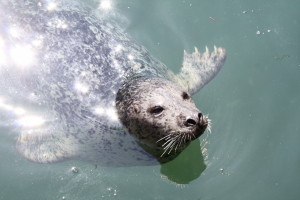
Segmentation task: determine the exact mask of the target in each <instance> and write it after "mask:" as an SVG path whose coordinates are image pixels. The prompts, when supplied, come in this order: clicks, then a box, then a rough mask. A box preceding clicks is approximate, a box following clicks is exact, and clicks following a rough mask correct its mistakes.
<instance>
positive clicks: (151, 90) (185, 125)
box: [116, 77, 208, 153]
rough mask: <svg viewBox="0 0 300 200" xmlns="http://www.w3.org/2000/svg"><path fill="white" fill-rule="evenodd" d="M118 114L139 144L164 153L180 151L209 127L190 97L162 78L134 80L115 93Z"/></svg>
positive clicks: (206, 119) (205, 118)
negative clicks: (158, 149) (161, 150)
mask: <svg viewBox="0 0 300 200" xmlns="http://www.w3.org/2000/svg"><path fill="white" fill-rule="evenodd" d="M116 106H117V110H118V115H119V118H120V120H121V122H122V123H123V125H124V126H125V127H126V128H127V129H128V131H129V133H130V134H132V135H133V136H134V137H136V138H137V139H138V140H139V141H140V142H141V143H143V144H145V145H148V146H150V147H155V148H160V149H163V150H164V153H165V152H171V151H172V150H175V149H178V150H179V149H183V148H184V147H186V146H187V144H188V143H189V142H190V141H192V140H194V139H196V138H198V137H199V136H200V135H202V133H203V132H204V131H205V129H206V127H207V126H208V118H207V117H205V116H204V115H203V114H202V113H201V112H200V111H199V110H198V109H197V108H196V106H195V103H194V102H193V100H192V99H191V96H190V95H189V94H188V93H187V92H185V91H183V90H182V89H181V88H180V87H179V86H177V85H176V84H175V83H173V82H170V81H167V80H165V79H162V78H145V77H143V78H135V79H132V80H130V81H128V82H127V83H126V84H124V85H123V86H122V87H121V88H120V90H119V91H118V93H117V98H116Z"/></svg>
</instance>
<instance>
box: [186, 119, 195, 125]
mask: <svg viewBox="0 0 300 200" xmlns="http://www.w3.org/2000/svg"><path fill="white" fill-rule="evenodd" d="M196 124H197V122H196V121H195V120H193V119H188V120H186V122H185V125H186V126H195V125H196Z"/></svg>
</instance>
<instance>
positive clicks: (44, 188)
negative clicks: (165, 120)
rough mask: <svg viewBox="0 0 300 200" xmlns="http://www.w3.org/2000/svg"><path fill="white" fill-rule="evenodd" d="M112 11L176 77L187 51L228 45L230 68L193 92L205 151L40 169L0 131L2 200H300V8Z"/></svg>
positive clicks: (123, 6) (135, 3) (221, 4)
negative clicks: (203, 120)
mask: <svg viewBox="0 0 300 200" xmlns="http://www.w3.org/2000/svg"><path fill="white" fill-rule="evenodd" d="M88 3H90V2H88ZM92 3H93V2H92ZM113 5H114V7H115V8H116V9H117V10H118V11H119V12H121V13H122V14H123V15H124V16H126V18H127V19H128V20H127V22H126V23H128V24H126V30H127V32H128V33H129V34H130V35H131V36H132V37H133V38H134V39H135V40H137V41H138V42H139V43H140V44H142V45H144V46H145V47H146V48H147V49H148V50H149V51H150V52H151V53H152V54H153V55H154V56H155V57H157V58H158V59H160V60H162V61H163V62H164V63H165V64H167V66H169V67H170V68H172V69H173V70H175V71H178V70H179V67H180V65H181V61H182V54H183V53H182V52H183V49H186V50H187V51H189V52H191V51H192V50H193V48H194V46H197V47H198V48H199V49H200V50H202V51H203V49H204V46H205V45H207V46H208V47H210V48H211V47H212V46H213V45H217V46H222V47H224V48H226V50H227V53H228V59H227V61H226V65H225V67H224V68H223V70H222V71H221V72H220V73H219V75H218V76H217V77H216V78H215V79H214V80H213V81H212V82H211V83H209V84H208V85H207V86H206V87H205V88H203V89H202V90H201V91H200V93H198V94H197V95H195V96H194V100H195V101H196V104H197V105H198V107H200V108H202V110H203V112H205V113H209V116H210V118H211V119H212V120H213V126H212V133H211V134H208V133H206V135H204V136H202V137H201V140H203V139H204V138H206V141H207V144H206V145H205V148H206V152H204V153H202V154H200V155H199V154H198V153H199V152H197V149H198V148H197V147H198V145H199V142H195V143H194V144H192V145H191V147H190V148H189V149H187V150H186V151H185V152H184V153H185V155H183V156H181V157H180V158H178V159H177V160H175V161H174V162H171V163H168V164H166V165H163V166H140V167H126V168H125V167H120V168H108V167H101V166H95V165H93V164H91V163H85V162H81V161H76V160H71V161H67V162H62V163H56V164H49V165H48V164H47V165H41V164H36V163H31V162H28V161H27V160H25V159H24V158H22V157H21V156H20V155H19V154H18V153H16V151H15V148H14V137H15V136H16V133H15V132H14V130H10V129H6V128H1V129H0V130H1V131H0V152H1V153H0V160H1V164H0V199H4V200H7V199H195V200H196V199H197V200H198V199H201V200H204V199H263V200H265V199H272V200H275V199H278V200H279V199H287V200H296V199H299V198H300V190H299V185H300V171H299V169H300V147H299V141H300V130H299V119H300V118H299V114H298V113H299V111H300V105H299V104H300V94H299V91H300V79H299V77H300V57H299V54H300V45H299V44H300V39H299V38H300V37H299V35H300V27H299V26H300V21H299V19H300V13H299V9H298V8H299V6H300V4H299V2H298V1H296V0H287V1H279V0H275V1H272V2H271V1H258V0H254V1H241V0H231V1H220V0H214V1H205V0H203V1H198V0H194V1H192V0H190V1H188V0H186V1H182V0H181V1H179V0H178V1H177V0H176V1H173V0H172V1H171V0H164V1H159V0H153V1H146V0H132V1H114V4H113ZM209 17H211V18H209ZM202 146H204V145H203V144H202ZM185 159H189V160H188V161H186V160H185ZM191 161H194V162H191ZM185 163H189V164H190V165H185ZM73 166H75V167H76V168H77V169H78V172H77V173H74V172H72V170H71V169H72V167H73ZM178 169H179V170H178ZM183 169H185V170H183ZM165 174H167V175H168V176H169V178H170V179H172V180H173V181H170V180H167V179H166V178H165ZM178 183H180V184H178Z"/></svg>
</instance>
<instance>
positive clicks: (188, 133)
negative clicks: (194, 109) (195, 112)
mask: <svg viewBox="0 0 300 200" xmlns="http://www.w3.org/2000/svg"><path fill="white" fill-rule="evenodd" d="M210 124H211V120H210V119H209V118H208V117H207V116H204V115H202V116H201V117H199V121H198V122H197V124H196V126H193V127H190V128H187V129H184V130H178V131H172V132H171V133H169V134H168V135H166V136H164V137H162V138H160V139H159V140H158V141H157V142H156V143H161V148H162V150H163V153H162V155H161V157H163V155H164V154H166V153H167V154H170V153H171V152H173V151H175V152H176V151H177V150H183V149H184V148H185V147H186V146H187V145H188V144H189V143H190V142H191V141H193V140H195V139H197V138H199V137H200V136H201V135H202V134H203V133H204V131H205V130H206V129H208V131H209V132H211V128H210Z"/></svg>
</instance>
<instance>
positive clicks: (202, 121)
mask: <svg viewBox="0 0 300 200" xmlns="http://www.w3.org/2000/svg"><path fill="white" fill-rule="evenodd" d="M184 125H185V126H186V127H196V126H197V127H199V128H201V129H205V128H206V127H207V125H208V121H207V118H206V117H205V116H204V115H203V114H202V113H198V115H197V117H196V116H195V117H188V118H187V120H186V121H185V122H184Z"/></svg>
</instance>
